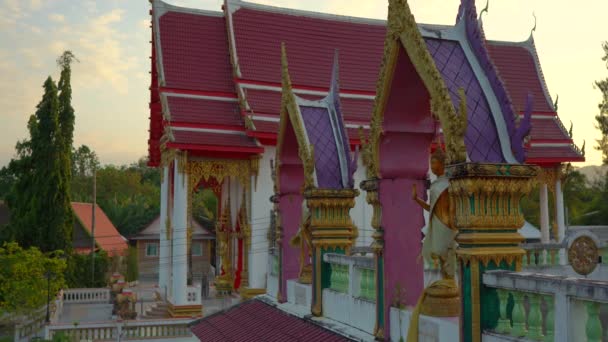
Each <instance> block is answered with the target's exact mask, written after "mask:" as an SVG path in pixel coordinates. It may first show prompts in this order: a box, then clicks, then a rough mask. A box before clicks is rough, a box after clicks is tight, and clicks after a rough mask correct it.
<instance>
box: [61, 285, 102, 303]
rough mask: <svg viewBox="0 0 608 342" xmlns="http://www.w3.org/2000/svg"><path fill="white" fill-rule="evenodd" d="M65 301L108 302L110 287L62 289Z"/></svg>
mask: <svg viewBox="0 0 608 342" xmlns="http://www.w3.org/2000/svg"><path fill="white" fill-rule="evenodd" d="M63 301H64V302H65V303H83V304H84V303H87V304H93V303H110V289H108V288H93V289H68V290H64V291H63Z"/></svg>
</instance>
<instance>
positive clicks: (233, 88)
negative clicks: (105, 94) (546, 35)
mask: <svg viewBox="0 0 608 342" xmlns="http://www.w3.org/2000/svg"><path fill="white" fill-rule="evenodd" d="M151 3H152V10H151V15H152V41H151V43H152V47H151V51H152V56H151V60H152V63H151V70H152V72H151V74H152V78H151V86H150V139H149V141H148V143H149V157H150V166H153V167H160V168H161V170H162V175H163V177H162V186H161V214H160V215H161V222H164V223H165V224H163V225H161V234H160V235H161V237H160V260H161V263H160V264H159V265H160V266H159V267H160V270H159V281H158V286H159V289H160V290H159V292H160V293H166V295H165V296H164V297H165V298H164V300H166V301H167V302H168V303H169V310H170V313H171V315H172V316H174V317H186V316H191V315H194V316H200V315H202V313H203V312H204V308H203V307H202V305H201V302H200V297H197V296H196V294H194V292H195V291H196V289H195V288H194V286H193V285H192V283H191V280H190V279H189V277H188V272H187V265H188V263H187V260H186V259H187V257H186V256H187V255H188V254H189V253H188V249H189V248H190V247H189V246H190V245H189V244H190V234H191V231H192V228H191V227H192V195H193V193H195V192H197V191H199V189H201V188H211V189H213V191H214V193H215V194H216V196H217V198H218V199H219V203H220V208H219V210H218V213H219V218H218V220H217V223H216V240H217V255H218V258H219V259H218V260H219V261H218V264H217V265H218V272H217V276H216V279H215V283H214V285H215V289H216V291H217V294H218V296H228V295H234V294H238V295H239V296H240V298H241V299H244V300H246V299H250V298H252V297H255V299H254V300H261V301H265V302H266V304H269V305H270V306H272V307H276V308H280V310H284V311H288V312H291V313H293V312H304V313H305V314H302V319H307V318H306V317H308V316H307V315H308V314H310V315H312V316H314V317H315V319H318V320H319V321H320V322H323V320H331V322H332V323H330V324H328V327H329V328H328V329H334V328H335V327H336V326H338V327H341V326H342V325H343V326H344V328H340V329H338V330H339V331H340V334H342V335H343V336H347V335H348V336H350V337H352V338H360V339H363V340H365V339H369V338H372V339H377V340H387V341H388V340H393V341H396V340H399V339H400V338H404V337H405V336H408V341H415V340H417V339H418V336H423V335H424V334H425V333H426V332H424V331H422V330H423V329H422V327H423V326H429V325H433V324H435V325H436V327H437V329H436V334H438V335H436V337H437V338H438V340H444V339H446V338H447V339H446V340H454V338H455V336H460V340H461V341H481V339H482V335H483V334H485V331H497V332H501V331H502V332H503V333H504V332H507V330H508V332H511V331H512V330H511V324H513V329H516V328H517V327H518V326H517V325H516V324H515V323H518V324H520V323H521V322H520V321H517V322H515V318H513V323H511V321H509V320H508V319H507V316H506V313H505V312H503V311H504V310H506V307H507V304H506V303H507V301H509V302H511V301H515V304H514V305H515V307H516V308H517V310H523V309H522V308H521V307H520V306H522V307H523V299H522V298H523V297H520V295H519V294H514V295H511V297H512V298H513V299H509V298H511V297H509V293H508V291H507V290H506V289H507V285H504V284H505V283H504V282H505V281H503V283H500V284H503V285H500V284H499V285H496V284H498V282H499V281H498V280H496V281H495V283H491V282H492V281H494V280H493V279H495V278H493V277H496V279H499V278H500V277H506V278H508V279H512V277H516V276H517V275H518V274H520V273H519V272H520V271H522V268H523V267H524V266H525V265H526V262H527V260H530V259H529V252H528V251H527V250H525V249H524V248H523V247H522V244H523V243H524V241H525V240H526V239H529V238H530V237H528V236H524V235H523V230H522V229H521V228H522V227H524V226H525V225H526V221H525V218H524V216H523V214H522V212H521V208H520V200H521V199H522V197H523V196H525V195H527V194H529V193H530V191H532V189H533V188H534V184H539V185H540V186H539V189H540V204H541V205H540V208H541V209H540V210H541V222H540V227H539V228H540V242H541V243H543V244H545V245H546V244H549V243H550V242H553V243H555V244H562V243H565V242H564V238H565V229H566V228H565V220H564V206H563V193H562V184H563V180H564V177H566V176H567V173H568V170H569V167H570V166H569V165H570V164H568V163H570V162H577V161H583V160H584V148H583V150H580V149H579V148H578V147H577V146H576V145H575V144H574V143H573V140H572V132H571V130H570V132H569V131H568V130H567V129H565V127H564V126H563V124H562V123H561V121H560V119H559V117H558V115H557V105H558V104H557V101H555V102H554V101H552V98H551V96H550V95H549V91H548V87H547V84H546V82H545V80H544V78H543V74H542V69H541V66H540V62H539V57H538V54H537V52H536V48H535V45H534V38H533V34H532V33H531V34H530V37H529V38H528V39H527V40H526V41H524V42H502V41H491V40H487V39H486V37H485V34H484V31H483V23H482V20H481V18H482V15H483V11H482V12H481V13H478V12H477V9H476V6H475V2H474V1H473V0H462V1H461V4H460V7H459V9H458V13H457V16H456V22H455V24H454V25H432V24H420V23H417V22H416V21H415V18H414V16H413V14H412V13H411V11H410V8H409V6H408V3H407V1H406V0H389V1H388V3H389V11H388V19H387V20H386V21H383V20H373V19H364V18H352V17H345V16H337V15H330V14H323V13H315V12H306V11H298V10H292V9H285V8H278V7H272V6H265V5H259V4H254V3H249V2H244V1H239V0H225V1H224V3H223V6H222V11H219V12H214V11H205V10H198V9H189V8H184V7H178V6H173V5H169V4H167V3H164V2H162V1H160V0H151ZM427 190H428V194H427ZM549 193H551V194H553V195H554V199H555V200H554V203H555V208H554V216H555V218H556V219H555V222H556V223H555V225H554V227H553V229H551V227H549V201H548V196H549ZM427 198H428V200H429V203H427ZM423 210H426V211H428V215H426V216H425V214H423ZM423 228H424V230H423V233H421V230H422V229H423ZM560 246H561V245H560ZM562 247H563V246H562ZM562 247H560V248H559V252H556V253H557V254H555V253H553V254H552V252H549V254H551V258H553V260H554V261H558V262H556V263H561V264H562V265H565V264H566V256H565V248H562ZM556 251H557V250H556ZM543 253H544V254H543V255H545V258H546V255H548V254H547V253H546V252H543ZM541 254H542V253H541ZM433 264H435V265H437V266H436V267H435V269H433ZM501 272H502V273H501ZM511 274H514V275H512V277H511ZM501 279H502V278H501ZM501 286H503V287H501ZM163 289H164V292H163ZM509 289H512V288H509ZM505 296H506V297H505ZM555 296H557V294H556V295H555ZM543 298H545V299H543V300H546V302H544V303H545V304H544V306H543V307H549V308H551V307H552V306H551V304H549V303H550V302H551V301H550V298H549V297H546V296H545V297H543ZM556 298H557V297H556ZM529 300H531V301H532V302H531V303H532V304H531V305H532V307H533V309H534V310H535V311H533V312H532V316H533V317H536V316H535V315H537V314H538V312H536V309H537V308H540V301H541V298H540V297H538V296H533V295H530V297H529ZM496 303H499V304H498V307H500V310H499V308H498V307H497V304H496ZM503 304H504V305H503ZM247 305H253V306H255V305H254V304H247ZM509 305H512V304H509ZM259 306H260V307H264V308H266V306H264V305H259ZM503 309H504V310H503ZM233 310H239V309H238V307H237V308H235V309H233ZM243 310H244V309H243ZM276 310H279V309H276ZM539 310H540V309H539ZM594 310H595V309H594ZM594 312H595V311H594ZM518 314H519V313H517V312H516V313H514V314H513V315H515V316H517V315H518ZM590 315H591V314H590ZM515 316H512V317H515ZM537 316H539V315H537ZM404 317H406V318H404ZM590 317H591V316H590ZM517 318H518V319H519V316H518V317H517ZM204 320H205V319H204V318H203V321H201V322H204ZM538 320H540V318H538ZM539 322H540V321H539ZM317 323H318V322H317ZM537 323H538V322H536V321H534V322H532V323H529V324H528V325H529V326H530V328H529V330H530V333H531V334H534V333H535V334H536V337H539V336H541V335H543V334H546V335H549V336H551V335H550V334H551V332H552V331H553V330H551V329H553V327H551V326H550V325H551V323H547V322H545V323H546V326H545V327H543V329H541V330H542V331H539V330H538V324H540V323H538V324H537ZM252 324H255V323H252ZM319 324H321V323H319ZM530 324H531V325H530ZM535 324H536V325H535ZM202 325H204V323H201V326H202ZM524 325H525V323H524ZM332 327H334V328H332ZM519 328H521V326H519ZM533 328H534V329H536V330H534V329H533ZM234 329H237V327H235V328H234ZM335 329H337V328H335ZM349 329H354V331H351V330H349ZM431 330H432V329H431ZM200 331H209V329H207V330H204V329H202V328H201V330H200ZM543 331H544V333H543ZM347 332H348V333H347ZM518 333H522V334H524V335H525V334H527V333H528V330H526V332H524V331H523V330H521V329H520V330H519V332H518ZM349 334H350V335H349ZM524 335H521V336H524ZM197 336H198V335H197ZM199 338H203V337H201V336H199ZM498 340H500V339H498Z"/></svg>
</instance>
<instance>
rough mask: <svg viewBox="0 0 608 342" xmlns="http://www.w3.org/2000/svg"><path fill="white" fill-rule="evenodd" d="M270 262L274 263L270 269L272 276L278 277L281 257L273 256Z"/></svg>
mask: <svg viewBox="0 0 608 342" xmlns="http://www.w3.org/2000/svg"><path fill="white" fill-rule="evenodd" d="M270 262H271V263H272V264H271V268H270V274H272V275H273V276H277V275H278V274H279V256H278V255H274V254H272V255H271V256H270Z"/></svg>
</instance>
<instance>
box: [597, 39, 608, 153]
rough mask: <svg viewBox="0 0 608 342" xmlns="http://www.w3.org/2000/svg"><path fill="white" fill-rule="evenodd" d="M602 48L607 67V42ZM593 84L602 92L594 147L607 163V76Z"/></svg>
mask: <svg viewBox="0 0 608 342" xmlns="http://www.w3.org/2000/svg"><path fill="white" fill-rule="evenodd" d="M602 48H603V49H604V57H602V60H603V61H604V62H606V67H607V68H608V42H604V43H603V44H602ZM595 86H596V87H597V88H598V89H599V90H600V91H601V92H602V102H601V103H600V104H599V105H598V107H599V109H600V113H599V114H598V115H597V116H596V117H595V120H596V121H597V125H596V127H597V128H598V129H599V130H600V131H601V132H602V138H601V139H599V140H597V146H596V147H595V148H596V149H597V150H600V151H602V160H603V162H604V164H608V77H606V78H604V79H603V80H600V81H596V82H595Z"/></svg>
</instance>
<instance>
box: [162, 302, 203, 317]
mask: <svg viewBox="0 0 608 342" xmlns="http://www.w3.org/2000/svg"><path fill="white" fill-rule="evenodd" d="M168 304H169V305H168V309H167V311H168V312H169V315H170V316H171V318H191V317H202V316H203V306H202V305H200V304H198V305H173V304H172V303H171V302H169V303H168Z"/></svg>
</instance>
